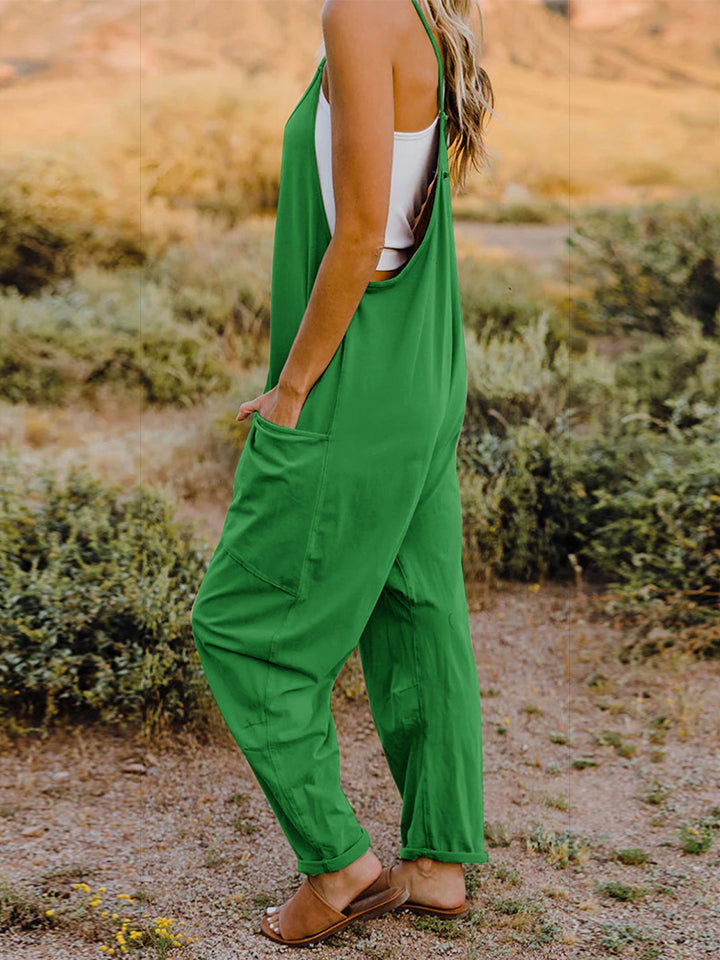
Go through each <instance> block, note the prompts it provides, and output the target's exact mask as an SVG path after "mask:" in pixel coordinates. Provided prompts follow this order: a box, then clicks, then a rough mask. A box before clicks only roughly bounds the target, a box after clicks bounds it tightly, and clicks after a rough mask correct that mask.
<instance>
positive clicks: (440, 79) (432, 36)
mask: <svg viewBox="0 0 720 960" xmlns="http://www.w3.org/2000/svg"><path fill="white" fill-rule="evenodd" d="M412 2H413V6H414V7H415V9H416V10H417V12H418V14H419V16H420V19H421V20H422V22H423V26H424V27H425V30H426V31H427V35H428V36H429V37H430V40H431V42H432V45H433V48H434V50H435V56H436V57H437V62H438V95H439V101H440V102H439V104H438V110H439V112H440V113H441V114H444V112H445V111H444V109H443V107H444V104H445V78H444V75H443V73H444V71H443V61H442V57H441V56H440V48H439V47H438V45H437V40H436V39H435V34H434V33H433V32H432V30H431V29H430V27H429V25H428V22H427V20H426V19H425V14H424V13H423V12H422V10H421V9H420V6H419V5H418V0H412Z"/></svg>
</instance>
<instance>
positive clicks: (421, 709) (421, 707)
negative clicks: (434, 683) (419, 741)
mask: <svg viewBox="0 0 720 960" xmlns="http://www.w3.org/2000/svg"><path fill="white" fill-rule="evenodd" d="M420 499H421V497H419V498H418V502H417V503H416V504H415V510H414V511H413V516H414V515H415V513H416V512H417V510H418V506H419V503H420ZM411 523H412V518H411ZM409 526H410V524H408V528H409ZM403 539H404V537H403ZM396 560H397V564H398V569H399V570H400V574H401V576H402V578H403V581H404V582H405V589H406V591H407V593H408V596H409V597H410V599H411V601H412V602H411V603H410V604H409V610H408V614H409V617H410V630H411V633H412V649H413V673H414V674H415V687H416V690H417V701H418V714H419V719H420V725H421V729H422V730H423V731H425V732H427V710H426V707H425V702H424V697H423V689H422V683H421V682H420V670H419V665H418V663H419V661H418V637H417V629H416V618H415V606H414V604H415V601H416V599H417V597H416V595H415V591H414V590H413V589H412V588H411V587H410V582H409V580H408V577H407V573H406V571H405V566H404V563H403V562H402V561H401V559H400V553H399V551H398V555H397V558H396ZM423 783H424V781H423ZM420 798H421V804H422V816H421V821H422V828H423V836H424V837H425V838H426V839H427V837H429V835H430V834H429V832H428V830H429V823H428V809H427V801H426V796H425V790H424V789H423V790H421V791H420Z"/></svg>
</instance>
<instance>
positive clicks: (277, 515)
mask: <svg viewBox="0 0 720 960" xmlns="http://www.w3.org/2000/svg"><path fill="white" fill-rule="evenodd" d="M476 2H477V0H325V4H324V6H323V8H322V28H323V36H324V42H325V47H326V51H327V52H326V56H324V57H323V58H322V60H321V61H320V63H319V65H318V67H317V70H316V72H315V75H314V77H313V79H312V81H311V82H310V85H309V86H308V87H307V89H306V90H305V92H304V94H303V95H302V97H301V98H300V100H299V102H298V104H297V105H296V107H295V109H294V110H293V112H292V113H291V114H290V117H289V118H288V120H287V122H286V124H285V128H284V133H283V153H282V166H281V178H280V193H279V199H278V213H277V221H276V227H275V240H274V250H273V268H272V292H271V324H270V331H271V332H270V365H269V373H268V379H267V384H266V388H265V392H264V393H263V394H262V395H261V396H259V397H256V398H255V399H254V400H249V401H247V402H245V403H243V404H242V405H241V407H240V410H239V413H238V416H237V419H238V420H243V419H245V418H246V417H248V416H249V415H250V414H253V417H252V423H251V427H250V432H249V434H248V437H247V440H246V442H245V446H244V448H243V452H242V455H241V457H240V460H239V463H238V467H237V472H236V475H235V483H234V490H233V500H232V503H231V505H230V508H229V510H228V514H227V517H226V521H225V526H224V528H223V531H222V535H221V538H220V542H219V544H218V548H217V550H216V551H215V554H214V555H213V558H212V561H211V563H210V566H209V567H208V570H207V573H206V575H205V577H204V579H203V582H202V585H201V588H200V590H199V592H198V596H197V599H196V601H195V604H194V607H193V615H192V625H193V632H194V635H195V638H196V642H197V645H198V649H199V652H200V656H201V659H202V663H203V667H204V669H205V672H206V675H207V678H208V681H209V683H210V686H211V688H212V691H213V694H214V696H215V698H216V700H217V702H218V705H219V707H220V709H221V711H222V713H223V716H224V717H225V719H226V721H227V723H228V726H229V728H230V730H231V732H232V734H233V736H234V738H235V740H236V741H237V743H238V745H239V746H240V748H241V749H242V751H243V753H244V755H245V757H246V759H247V760H248V762H249V764H250V766H251V767H252V769H253V772H254V774H255V776H256V777H257V779H258V782H259V783H260V786H261V787H262V789H263V791H264V793H265V795H266V797H267V799H268V801H269V803H270V805H271V807H272V809H273V811H274V812H275V814H276V816H277V817H278V820H279V822H280V824H281V826H282V828H283V830H284V832H285V834H286V836H287V838H288V841H289V842H290V844H291V846H292V848H293V851H294V853H295V854H296V856H297V864H298V871H299V872H300V873H305V874H307V875H308V876H307V877H306V879H305V881H304V883H303V884H302V886H301V887H300V889H299V890H298V891H297V892H296V893H295V895H294V896H293V897H291V898H290V899H289V900H288V901H287V902H286V903H285V904H283V905H282V906H281V907H280V908H279V909H278V908H277V907H270V908H269V909H268V912H267V916H266V917H265V918H263V921H262V932H263V933H264V934H265V935H266V936H268V937H270V938H271V939H273V940H276V941H277V942H280V943H289V944H294V945H305V944H308V943H313V942H315V941H318V940H321V939H323V938H325V937H327V936H329V935H330V934H331V933H334V932H336V931H338V930H340V929H342V928H343V927H344V926H345V925H346V924H347V923H349V922H351V921H352V920H353V919H358V918H361V919H368V918H369V917H373V916H378V915H379V914H381V913H384V912H386V911H388V910H391V909H394V908H395V907H397V906H400V905H401V904H403V903H404V904H405V905H406V906H408V907H410V908H411V909H413V910H415V911H417V912H423V913H433V914H435V915H437V916H442V917H457V916H462V915H463V914H464V913H466V912H467V910H468V909H469V905H468V903H467V901H466V900H465V885H464V874H463V867H462V864H463V863H464V862H475V863H482V862H485V861H486V860H487V859H488V855H487V853H486V851H485V848H484V830H483V791H482V787H483V784H482V742H481V713H480V694H479V685H478V677H477V667H476V664H475V659H474V655H473V649H472V643H471V639H470V629H469V617H468V610H467V601H466V595H465V585H464V580H463V572H462V550H461V535H462V530H461V513H460V498H459V489H458V478H457V470H456V462H455V451H456V445H457V441H458V437H459V433H460V428H461V425H462V420H463V416H464V410H465V395H466V366H465V352H464V340H463V326H462V316H461V312H460V297H459V286H458V276H457V263H456V259H455V246H454V235H453V225H452V210H451V203H450V199H451V198H450V182H449V178H450V170H449V157H448V145H449V144H453V145H454V146H455V155H454V161H455V169H454V171H453V172H454V178H455V179H456V181H457V182H458V183H461V182H462V179H463V176H464V172H465V169H466V167H467V164H468V162H470V161H472V162H474V163H476V161H477V159H478V158H479V157H481V156H482V155H483V147H482V141H481V136H480V134H481V127H482V120H483V118H484V115H485V114H484V109H485V108H484V106H483V105H484V104H485V105H487V108H488V109H490V110H492V108H491V107H490V106H489V105H488V104H487V100H486V99H485V97H484V96H483V93H487V94H488V95H489V96H490V97H492V90H491V88H490V84H489V81H488V79H487V76H486V74H485V73H484V71H482V70H481V69H480V68H478V66H477V65H476V63H475V60H474V34H473V33H472V31H471V28H470V26H469V24H468V18H469V15H470V12H471V7H472V6H473V4H474V3H476ZM430 24H434V29H433V27H431V26H430ZM428 41H430V42H428ZM441 48H442V49H443V50H444V51H445V57H446V62H444V60H443V56H442V55H441V53H440V50H441ZM446 76H449V77H454V79H455V87H454V89H453V88H452V86H450V84H448V89H447V91H446V90H445V77H446ZM438 105H440V110H439V112H438ZM445 109H447V111H448V112H447V113H446V112H445ZM396 126H397V128H398V130H397V131H396V130H395V129H394V128H395V127H396ZM448 127H449V130H448ZM330 142H331V144H332V150H331V156H330ZM408 171H410V172H408ZM411 177H412V179H410V178H411ZM428 187H429V188H430V189H429V190H428ZM391 188H392V189H391ZM425 190H428V193H427V197H426V202H425V204H424V207H423V209H422V211H421V214H420V215H419V216H418V217H417V218H415V217H414V214H416V213H417V212H418V207H419V206H420V204H419V203H418V202H417V200H418V199H419V201H420V202H422V200H423V195H424V191H425ZM414 219H416V222H415V223H413V220H414ZM413 227H414V229H413ZM391 228H392V229H391ZM358 644H359V648H360V656H361V661H362V665H363V672H364V675H365V681H366V685H367V689H368V696H369V699H370V705H371V708H372V712H373V718H374V721H375V724H376V727H377V730H378V733H379V736H380V739H381V742H382V745H383V748H384V751H385V755H386V757H387V760H388V763H389V766H390V769H391V772H392V775H393V777H394V779H395V782H396V784H397V786H398V789H399V791H400V793H401V795H402V800H403V812H402V820H401V828H400V832H401V848H400V851H399V854H400V862H399V863H397V864H395V865H393V866H391V867H388V868H383V866H382V864H381V862H380V860H379V859H378V858H377V856H376V855H375V854H374V853H373V851H372V850H371V849H370V837H369V835H368V833H367V830H365V828H364V827H362V826H361V825H360V824H359V823H358V820H357V818H356V816H355V813H354V811H353V809H352V807H351V806H350V803H349V802H348V799H347V797H346V796H345V794H344V792H343V790H342V789H341V786H340V779H339V752H338V744H337V738H336V733H335V727H334V723H333V719H332V714H331V709H330V703H331V691H332V686H333V682H334V680H335V678H336V676H337V674H338V673H339V671H340V669H341V667H342V665H343V664H344V663H345V661H346V660H347V658H348V656H349V655H350V654H351V653H352V651H353V649H354V648H355V647H356V646H358Z"/></svg>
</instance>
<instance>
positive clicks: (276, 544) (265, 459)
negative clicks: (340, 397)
mask: <svg viewBox="0 0 720 960" xmlns="http://www.w3.org/2000/svg"><path fill="white" fill-rule="evenodd" d="M327 449H328V435H327V434H323V433H314V432H312V431H310V430H298V429H293V428H292V427H284V426H280V425H279V424H277V423H273V422H272V421H271V420H266V419H264V418H263V417H261V416H260V414H259V413H257V411H256V412H255V413H254V414H253V422H252V425H251V428H250V432H249V433H248V436H247V440H246V441H245V446H244V447H243V449H242V453H241V454H240V459H239V461H238V465H237V470H236V471H235V480H234V483H233V499H232V503H231V504H230V507H229V509H228V512H227V516H226V517H225V525H224V527H223V531H222V533H221V535H220V544H221V545H222V546H223V547H224V548H225V550H226V551H227V552H228V553H229V554H230V556H231V557H232V558H233V559H234V560H236V561H237V562H238V563H240V564H242V565H243V566H244V567H246V568H247V569H248V570H249V571H250V572H251V573H254V574H255V575H256V576H258V577H260V578H261V579H262V580H265V581H266V582H268V583H271V584H273V585H274V586H276V587H279V588H280V589H281V590H284V591H285V592H286V593H289V594H290V595H291V596H293V597H297V596H299V594H300V591H301V587H302V581H303V572H304V569H305V561H306V558H307V554H308V548H309V546H310V540H311V537H312V535H313V531H314V526H315V512H316V509H317V506H318V501H319V499H320V490H321V488H322V485H323V481H324V476H325V464H326V460H327Z"/></svg>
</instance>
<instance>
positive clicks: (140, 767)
mask: <svg viewBox="0 0 720 960" xmlns="http://www.w3.org/2000/svg"><path fill="white" fill-rule="evenodd" d="M120 770H121V772H122V773H147V767H146V766H145V765H144V764H142V763H126V764H125V766H124V767H121V768H120Z"/></svg>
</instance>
